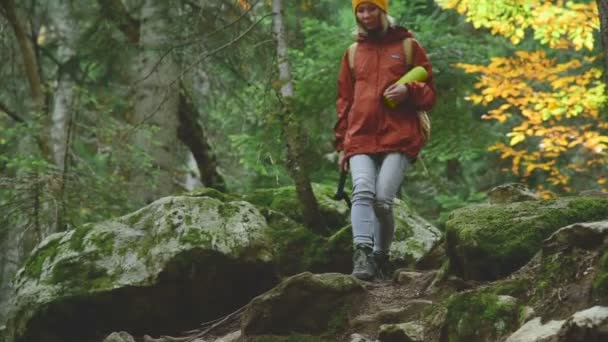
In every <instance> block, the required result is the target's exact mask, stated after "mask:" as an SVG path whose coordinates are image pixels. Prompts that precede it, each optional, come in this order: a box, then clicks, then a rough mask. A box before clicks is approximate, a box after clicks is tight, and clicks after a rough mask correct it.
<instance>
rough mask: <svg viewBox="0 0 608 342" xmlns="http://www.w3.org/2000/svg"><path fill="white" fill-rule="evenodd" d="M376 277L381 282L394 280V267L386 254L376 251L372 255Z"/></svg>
mask: <svg viewBox="0 0 608 342" xmlns="http://www.w3.org/2000/svg"><path fill="white" fill-rule="evenodd" d="M371 259H372V263H373V264H374V265H373V268H374V270H375V274H374V275H375V276H376V278H377V279H379V280H391V279H392V278H393V271H392V266H391V263H390V261H389V256H388V254H387V253H386V252H380V251H375V252H373V253H372V255H371Z"/></svg>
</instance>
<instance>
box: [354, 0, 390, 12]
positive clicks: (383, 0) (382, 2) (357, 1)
mask: <svg viewBox="0 0 608 342" xmlns="http://www.w3.org/2000/svg"><path fill="white" fill-rule="evenodd" d="M363 2H369V3H372V4H374V5H376V6H378V7H380V9H381V10H383V11H384V12H385V13H388V0H353V10H355V11H356V10H357V7H358V6H359V5H361V3H363Z"/></svg>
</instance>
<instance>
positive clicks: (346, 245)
mask: <svg viewBox="0 0 608 342" xmlns="http://www.w3.org/2000/svg"><path fill="white" fill-rule="evenodd" d="M313 189H314V191H315V195H316V196H317V199H318V201H319V204H320V207H321V211H322V212H323V213H324V216H325V218H326V222H327V223H328V224H329V225H330V227H331V230H332V231H333V232H334V233H333V234H332V235H331V236H329V237H320V236H317V235H315V234H312V233H310V232H308V231H304V230H305V229H304V228H302V226H301V223H302V222H303V218H302V210H301V208H300V204H299V202H298V200H297V196H296V193H295V188H294V187H293V186H290V187H282V188H276V189H261V190H256V191H255V192H253V193H252V194H250V195H245V196H244V197H243V198H244V199H246V200H248V201H251V202H252V203H255V204H257V205H259V206H262V207H267V208H269V211H266V212H269V213H270V212H272V211H277V212H281V213H282V214H284V215H287V216H288V217H289V218H291V219H292V220H294V221H296V222H298V223H299V225H294V224H293V223H289V222H288V220H286V219H284V218H282V216H280V215H279V216H277V215H274V216H273V215H270V216H267V219H268V220H269V222H273V223H272V224H271V226H273V227H278V229H273V231H274V233H273V237H274V238H277V239H278V240H279V241H278V243H279V244H283V245H284V247H286V248H289V249H291V248H295V249H296V251H299V252H301V253H292V256H291V258H292V259H293V260H292V261H291V262H290V264H291V265H292V266H294V262H296V263H299V264H300V266H299V267H296V268H293V267H292V268H291V269H292V270H298V272H302V271H306V270H311V271H315V272H328V271H330V272H336V271H339V272H349V271H350V267H351V255H352V228H351V226H350V210H349V209H348V207H347V206H346V203H345V202H344V201H336V200H334V199H333V193H334V191H335V189H334V188H333V187H330V186H326V185H320V184H314V185H313ZM263 212H265V211H264V210H263ZM393 212H394V216H395V239H394V242H393V244H392V246H391V259H392V260H393V261H394V262H395V263H397V264H399V265H401V266H413V265H414V264H415V263H416V262H417V261H418V260H420V259H421V258H422V257H423V256H424V255H426V253H428V252H429V251H430V250H431V249H432V248H433V247H435V246H436V245H437V244H438V242H439V241H440V240H441V237H442V233H441V231H439V229H437V228H436V227H435V226H433V225H432V224H431V223H429V222H428V221H427V220H425V219H424V218H423V217H421V216H420V215H418V214H417V213H416V212H415V211H414V210H413V209H412V208H410V207H409V206H408V205H407V204H406V203H405V202H403V201H401V200H399V199H395V202H394V208H393ZM278 221H282V222H281V223H279V222H278ZM275 223H276V224H275ZM303 229H304V230H303ZM274 238H273V240H274ZM302 242H304V244H302ZM320 243H321V244H320ZM303 249H304V250H303ZM296 256H297V257H296ZM287 273H288V274H293V273H295V272H287Z"/></svg>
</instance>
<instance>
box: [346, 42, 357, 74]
mask: <svg viewBox="0 0 608 342" xmlns="http://www.w3.org/2000/svg"><path fill="white" fill-rule="evenodd" d="M356 52H357V42H354V43H352V44H351V45H350V46H349V47H348V67H349V68H350V71H351V73H352V72H353V71H354V70H355V53H356Z"/></svg>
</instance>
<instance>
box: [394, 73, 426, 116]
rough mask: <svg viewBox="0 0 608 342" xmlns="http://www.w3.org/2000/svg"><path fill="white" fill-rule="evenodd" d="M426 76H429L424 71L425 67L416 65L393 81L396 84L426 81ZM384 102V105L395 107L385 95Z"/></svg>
mask: <svg viewBox="0 0 608 342" xmlns="http://www.w3.org/2000/svg"><path fill="white" fill-rule="evenodd" d="M428 77H429V73H428V72H427V71H426V69H425V68H423V67H421V66H417V67H415V68H413V69H412V70H410V71H409V72H408V73H407V74H405V75H403V77H401V78H400V79H399V81H397V82H395V83H396V84H408V83H412V82H424V81H426V79H427V78H428ZM384 103H386V105H387V106H388V107H389V108H395V107H397V104H396V103H394V102H392V101H391V100H389V99H387V98H386V97H385V98H384Z"/></svg>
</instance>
